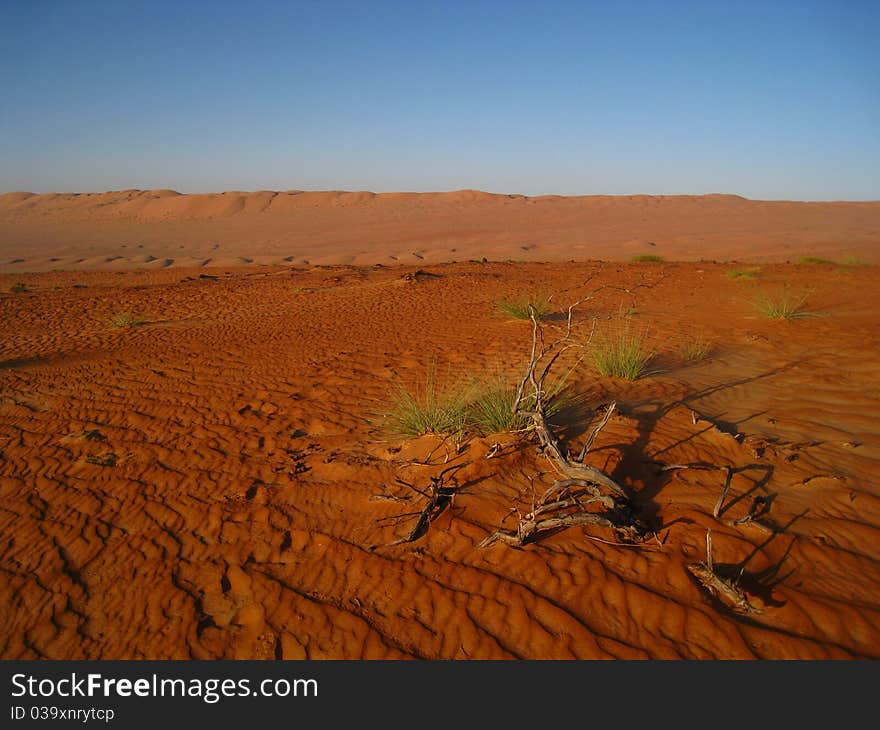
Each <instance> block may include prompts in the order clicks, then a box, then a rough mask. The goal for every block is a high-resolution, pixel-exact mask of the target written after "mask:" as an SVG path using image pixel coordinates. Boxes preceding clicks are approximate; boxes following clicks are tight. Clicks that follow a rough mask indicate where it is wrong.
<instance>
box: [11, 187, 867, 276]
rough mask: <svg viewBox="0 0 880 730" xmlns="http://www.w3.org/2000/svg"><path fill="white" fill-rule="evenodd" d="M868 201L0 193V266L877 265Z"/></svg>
mask: <svg viewBox="0 0 880 730" xmlns="http://www.w3.org/2000/svg"><path fill="white" fill-rule="evenodd" d="M878 244H880V203H877V202H871V203H846V202H843V203H799V202H785V201H755V200H746V199H744V198H740V197H737V196H732V195H703V196H687V195H685V196H646V195H635V196H588V197H562V196H542V197H532V198H529V197H525V196H521V195H493V194H489V193H484V192H479V191H473V190H462V191H458V192H453V193H382V194H374V193H367V192H297V191H292V192H270V191H264V192H255V193H240V192H227V193H217V194H205V195H181V194H179V193H176V192H174V191H172V190H151V191H140V190H127V191H121V192H109V193H100V194H48V195H33V194H31V193H8V194H5V195H0V271H10V272H16V271H19V272H21V271H47V270H50V269H95V268H114V269H131V268H162V267H167V266H189V267H192V266H234V265H240V264H248V263H262V264H272V263H280V264H290V263H294V264H306V265H308V264H375V263H383V264H396V263H416V264H417V263H419V262H421V261H424V262H430V263H439V262H449V261H468V260H471V259H482V258H484V257H485V258H488V259H490V260H496V261H504V260H514V261H568V260H572V259H574V260H579V261H583V260H591V259H593V260H594V259H611V260H628V259H629V258H631V257H632V256H634V255H638V254H654V255H658V256H663V257H665V258H667V259H675V260H690V261H696V260H701V259H710V260H711V259H719V260H731V259H749V260H755V261H785V260H788V259H791V260H795V259H797V258H798V257H800V256H824V257H828V258H833V257H837V256H841V255H850V256H855V257H859V258H862V259H864V260H866V261H870V262H873V263H880V255H878V253H877V251H878Z"/></svg>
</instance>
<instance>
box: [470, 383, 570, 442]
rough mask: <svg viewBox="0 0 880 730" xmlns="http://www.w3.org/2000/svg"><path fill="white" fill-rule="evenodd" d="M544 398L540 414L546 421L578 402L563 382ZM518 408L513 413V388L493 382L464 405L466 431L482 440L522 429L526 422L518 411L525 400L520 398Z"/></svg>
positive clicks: (526, 402) (551, 389)
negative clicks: (477, 434) (478, 435)
mask: <svg viewBox="0 0 880 730" xmlns="http://www.w3.org/2000/svg"><path fill="white" fill-rule="evenodd" d="M566 377H567V376H566ZM544 398H545V401H544V412H545V414H546V416H547V417H548V418H552V417H553V416H555V415H557V414H559V413H560V412H561V411H564V410H566V409H568V408H572V407H573V406H575V405H576V404H577V401H578V398H577V396H575V395H574V394H573V393H571V392H570V391H569V389H568V388H567V386H566V383H565V379H562V380H558V381H556V382H555V383H554V384H553V385H551V386H550V387H549V388H548V389H547V391H546V393H545V395H544ZM519 405H520V406H521V409H520V412H517V408H516V406H517V389H516V387H515V386H514V385H511V384H510V383H508V382H506V381H504V380H502V379H500V378H499V379H496V380H495V381H492V382H490V383H488V384H487V385H485V386H483V387H481V388H478V389H477V390H476V392H475V394H474V396H473V398H472V400H471V401H470V403H469V405H468V414H467V428H468V429H472V430H474V431H476V432H477V433H479V434H481V435H483V436H488V435H489V434H493V433H510V432H513V431H521V430H523V429H526V428H528V426H529V418H528V416H526V415H525V414H524V413H522V412H521V411H522V409H528V407H529V404H528V397H526V396H524V397H523V399H522V400H521V401H520V402H519Z"/></svg>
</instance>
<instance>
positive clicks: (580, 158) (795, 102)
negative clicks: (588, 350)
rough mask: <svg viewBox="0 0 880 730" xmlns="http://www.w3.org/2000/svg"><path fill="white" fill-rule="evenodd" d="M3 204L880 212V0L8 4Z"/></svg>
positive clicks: (28, 0)
mask: <svg viewBox="0 0 880 730" xmlns="http://www.w3.org/2000/svg"><path fill="white" fill-rule="evenodd" d="M0 63H2V69H3V81H2V85H0V95H2V96H0V99H2V101H0V192H5V191H12V190H31V191H34V192H49V191H103V190H118V189H125V188H174V189H175V190H179V191H181V192H208V191H220V190H259V189H273V190H285V189H306V190H326V189H343V190H373V191H392V190H394V191H397V190H413V191H419V190H453V189H459V188H478V189H482V190H488V191H493V192H503V193H525V194H542V193H561V194H594V193H595V194H631V193H651V194H676V193H710V192H723V193H736V194H740V195H745V196H747V197H750V198H764V199H799V200H878V199H880V1H877V0H875V1H874V2H847V1H846V0H838V1H833V2H832V1H829V2H809V1H808V0H802V1H800V2H787V1H784V0H778V1H775V0H765V1H764V2H755V3H748V2H734V1H733V0H724V1H718V2H712V1H710V0H694V1H693V2H677V1H675V0H668V1H664V0H655V1H652V2H649V1H648V0H643V1H641V2H635V1H631V2H629V1H627V0H617V1H614V2H612V1H611V0H608V1H605V2H539V1H537V0H532V1H531V2H518V1H517V0H498V1H496V2H476V1H475V2H465V1H464V0H462V1H461V2H454V1H453V0H447V2H420V1H419V0H405V1H401V2H381V1H375V2H367V1H366V0H363V1H360V2H320V1H319V0H315V1H314V2H293V1H291V2H263V1H262V0H247V1H244V0H238V1H236V2H226V1H225V0H212V1H211V2H208V1H207V0H206V1H205V2H196V1H195V0H189V1H184V0H175V1H174V2H164V1H159V0H147V1H146V2H134V1H131V0H114V1H113V2H85V1H82V2H78V1H77V0H66V1H62V0H57V1H51V0H0Z"/></svg>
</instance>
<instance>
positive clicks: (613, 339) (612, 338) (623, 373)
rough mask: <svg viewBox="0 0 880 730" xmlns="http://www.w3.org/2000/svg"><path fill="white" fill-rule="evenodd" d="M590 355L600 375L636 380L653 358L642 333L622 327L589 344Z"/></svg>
mask: <svg viewBox="0 0 880 730" xmlns="http://www.w3.org/2000/svg"><path fill="white" fill-rule="evenodd" d="M590 354H591V355H592V358H593V363H594V364H595V366H596V369H597V370H598V371H599V373H600V374H602V375H605V376H609V377H615V378H624V379H626V380H638V379H639V378H640V377H641V376H642V375H644V373H645V369H646V368H647V366H648V363H649V362H650V361H651V359H652V358H653V357H654V353H653V351H652V350H651V349H650V348H649V347H648V337H647V335H646V334H645V333H643V332H631V331H630V329H629V327H622V328H620V329H618V330H617V332H615V333H613V334H610V335H604V336H602V335H599V336H596V337H594V338H593V341H592V342H591V343H590Z"/></svg>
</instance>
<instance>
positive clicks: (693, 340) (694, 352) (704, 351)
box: [678, 335, 712, 362]
mask: <svg viewBox="0 0 880 730" xmlns="http://www.w3.org/2000/svg"><path fill="white" fill-rule="evenodd" d="M678 351H679V353H680V354H681V357H682V359H683V360H685V361H687V362H699V361H700V360H705V359H706V358H707V357H708V356H709V353H710V352H711V351H712V343H711V342H710V341H709V340H708V339H706V337H704V336H703V335H690V336H689V337H686V338H685V339H684V341H683V342H682V343H681V345H680V347H679V348H678Z"/></svg>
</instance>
